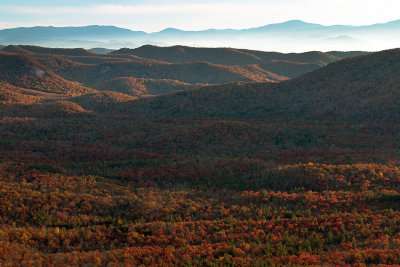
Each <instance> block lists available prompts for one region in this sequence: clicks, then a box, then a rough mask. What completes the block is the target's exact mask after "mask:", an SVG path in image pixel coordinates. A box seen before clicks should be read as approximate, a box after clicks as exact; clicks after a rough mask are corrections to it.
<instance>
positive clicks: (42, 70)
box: [0, 46, 400, 266]
mask: <svg viewBox="0 0 400 267" xmlns="http://www.w3.org/2000/svg"><path fill="white" fill-rule="evenodd" d="M149 50H150V52H149ZM346 55H347V56H346ZM345 57H346V58H345ZM289 65H290V67H289ZM267 66H269V67H267ZM281 71H288V72H290V73H291V75H283V74H282V73H283V72H281ZM310 71H311V72H310ZM399 72H400V50H398V49H394V50H387V51H382V52H377V53H371V54H365V53H356V52H354V53H352V52H349V53H345V52H330V53H321V52H310V53H303V54H280V53H272V52H268V53H267V52H261V51H250V50H237V49H200V48H189V47H170V48H159V47H152V46H144V47H142V48H138V49H135V50H130V49H121V50H117V51H113V52H111V53H110V54H97V53H95V52H92V51H88V50H83V49H54V48H42V47H31V46H8V47H5V48H3V51H2V52H0V265H1V266H3V265H4V266H28V265H32V266H43V265H45V266H46V265H47V266H174V265H175V266H282V265H292V266H304V265H307V266H309V265H314V266H320V265H340V266H346V265H347V266H352V265H354V266H365V265H379V264H382V265H393V264H400V210H399V207H400V206H399V201H400V167H399V162H400V161H399V160H400V154H399V140H400V134H399V133H400V127H399V123H398V122H399V120H400V113H399V105H400V96H399V93H398V92H399V89H400V88H399V87H400V80H399V79H400V78H399V77H400V75H399ZM144 74H145V75H144ZM144 76H146V77H144Z"/></svg>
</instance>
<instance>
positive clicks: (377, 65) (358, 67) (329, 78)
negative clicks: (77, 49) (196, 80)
mask: <svg viewBox="0 0 400 267" xmlns="http://www.w3.org/2000/svg"><path fill="white" fill-rule="evenodd" d="M399 74H400V50H399V49H395V50H387V51H383V52H378V53H374V54H370V55H366V56H359V57H355V58H350V59H346V60H343V61H340V62H337V63H333V64H330V65H328V66H327V67H324V68H322V69H319V70H317V71H314V72H311V73H309V74H305V75H303V76H301V77H299V78H296V79H293V80H290V81H286V82H282V83H279V84H270V83H234V84H227V85H220V86H210V87H205V88H202V89H199V90H193V91H187V92H178V93H174V94H169V95H164V96H160V97H154V98H149V99H144V100H140V101H137V102H132V103H131V108H132V111H133V112H139V111H140V112H143V113H144V114H153V115H154V116H193V117H229V118H259V119H267V120H282V119H284V120H288V119H289V120H292V119H293V120H298V119H303V120H304V119H313V120H322V119H323V120H325V121H329V120H342V119H343V120H350V121H354V120H356V121H370V120H380V119H400V109H399V106H400V87H399V86H400V75H399Z"/></svg>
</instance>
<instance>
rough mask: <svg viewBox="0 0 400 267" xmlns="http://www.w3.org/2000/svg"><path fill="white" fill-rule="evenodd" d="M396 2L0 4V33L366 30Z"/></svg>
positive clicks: (395, 15)
mask: <svg viewBox="0 0 400 267" xmlns="http://www.w3.org/2000/svg"><path fill="white" fill-rule="evenodd" d="M399 10H400V1H399V0H332V1H324V0H263V1H261V0H245V1H243V0H241V1H239V0H231V1H226V0H213V1H211V0H200V1H194V0H145V1H144V0H131V1H128V0H114V1H106V0H68V1H66V0H0V28H1V29H4V28H14V27H29V26H84V25H114V26H119V27H123V28H128V29H132V30H143V31H146V32H156V31H160V30H163V29H165V28H170V27H172V28H178V29H182V30H204V29H227V28H232V29H245V28H251V27H259V26H263V25H267V24H271V23H279V22H284V21H288V20H294V19H299V20H303V21H306V22H312V23H318V24H323V25H339V24H340V25H371V24H375V23H384V22H388V21H393V20H398V19H400V13H399Z"/></svg>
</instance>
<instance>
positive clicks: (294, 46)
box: [0, 20, 400, 52]
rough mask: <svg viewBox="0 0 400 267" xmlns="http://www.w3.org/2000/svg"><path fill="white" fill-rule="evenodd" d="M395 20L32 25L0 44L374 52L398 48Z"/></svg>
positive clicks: (3, 36)
mask: <svg viewBox="0 0 400 267" xmlns="http://www.w3.org/2000/svg"><path fill="white" fill-rule="evenodd" d="M399 33H400V20H397V21H391V22H388V23H383V24H374V25H368V26H346V25H334V26H323V25H320V24H313V23H307V22H304V21H300V20H292V21H287V22H283V23H277V24H270V25H266V26H263V27H258V28H251V29H243V30H234V29H225V30H216V29H209V30H203V31H183V30H179V29H174V28H167V29H164V30H162V31H160V32H154V33H146V32H143V31H132V30H129V29H123V28H118V27H114V26H98V25H93V26H84V27H31V28H13V29H4V30H0V43H1V44H2V45H10V44H34V45H41V46H52V47H83V48H92V47H104V48H108V49H119V48H121V47H128V48H136V47H139V46H142V45H144V44H153V45H160V46H169V45H176V44H179V45H188V46H195V47H236V48H245V49H258V50H264V51H281V52H292V51H297V52H299V51H311V50H318V51H330V50H341V51H349V50H364V51H375V50H382V49H388V48H394V47H400V34H399Z"/></svg>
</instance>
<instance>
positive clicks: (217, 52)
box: [111, 45, 261, 65]
mask: <svg viewBox="0 0 400 267" xmlns="http://www.w3.org/2000/svg"><path fill="white" fill-rule="evenodd" d="M111 54H131V55H136V56H139V57H144V58H151V59H156V60H161V61H165V62H170V63H187V62H193V61H207V62H210V63H213V64H222V65H249V64H257V63H261V60H260V58H258V57H257V56H254V55H251V54H248V53H246V52H242V51H240V50H238V49H232V48H194V47H187V46H172V47H159V46H153V45H144V46H142V47H139V48H136V49H126V48H125V49H120V50H116V51H114V52H112V53H111Z"/></svg>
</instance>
